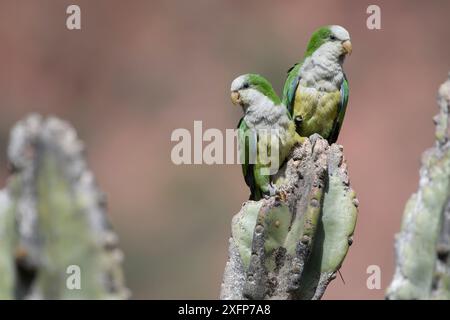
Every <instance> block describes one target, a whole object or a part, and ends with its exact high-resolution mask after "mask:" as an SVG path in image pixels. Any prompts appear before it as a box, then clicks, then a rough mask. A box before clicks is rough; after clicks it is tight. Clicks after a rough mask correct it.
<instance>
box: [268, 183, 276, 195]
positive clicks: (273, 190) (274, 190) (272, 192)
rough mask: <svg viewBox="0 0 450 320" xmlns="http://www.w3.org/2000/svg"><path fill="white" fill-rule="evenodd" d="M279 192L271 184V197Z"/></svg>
mask: <svg viewBox="0 0 450 320" xmlns="http://www.w3.org/2000/svg"><path fill="white" fill-rule="evenodd" d="M277 192H278V190H277V187H276V186H274V185H273V183H272V182H270V183H269V195H270V196H271V197H272V196H274V195H276V194H277Z"/></svg>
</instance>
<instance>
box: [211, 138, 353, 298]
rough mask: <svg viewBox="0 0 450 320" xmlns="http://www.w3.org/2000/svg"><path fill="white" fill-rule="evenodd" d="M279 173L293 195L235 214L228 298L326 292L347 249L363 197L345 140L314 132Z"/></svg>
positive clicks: (224, 284)
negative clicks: (352, 179) (353, 183)
mask: <svg viewBox="0 0 450 320" xmlns="http://www.w3.org/2000/svg"><path fill="white" fill-rule="evenodd" d="M275 179H276V181H275V183H276V184H277V185H278V187H279V188H280V189H281V190H282V191H283V194H284V195H285V196H286V197H285V199H284V197H282V198H283V199H281V198H280V197H279V196H274V197H270V198H267V199H262V200H260V201H258V202H254V201H248V202H246V203H244V205H243V206H242V208H241V210H240V212H239V213H238V214H237V215H235V216H234V218H233V220H232V225H231V229H232V236H231V238H230V245H229V259H228V262H227V264H226V267H225V272H224V277H223V282H222V287H221V293H220V298H221V299H320V298H321V297H322V295H323V294H324V292H325V289H326V287H327V285H328V283H329V282H330V281H331V280H333V279H334V278H335V276H336V272H337V271H338V270H339V268H340V267H341V265H342V262H343V260H344V258H345V256H346V254H347V251H348V248H349V246H350V244H351V242H352V235H353V231H354V228H355V224H356V215H357V206H358V201H357V199H356V198H355V193H354V192H353V190H352V189H351V188H350V186H349V179H348V174H347V167H346V163H345V161H344V159H343V152H342V147H341V146H338V145H332V146H331V147H330V146H329V145H328V143H327V141H326V140H324V139H322V138H321V137H320V136H318V135H314V136H312V137H310V139H306V140H305V142H304V143H303V144H302V145H299V146H297V147H296V148H294V150H293V152H292V154H291V155H290V157H289V161H288V162H287V163H286V165H285V166H284V168H282V170H281V171H280V172H279V173H278V175H277V177H276V178H275Z"/></svg>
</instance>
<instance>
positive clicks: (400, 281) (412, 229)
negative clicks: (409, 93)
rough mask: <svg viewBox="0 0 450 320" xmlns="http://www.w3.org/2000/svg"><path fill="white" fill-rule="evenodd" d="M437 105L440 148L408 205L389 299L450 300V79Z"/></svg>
mask: <svg viewBox="0 0 450 320" xmlns="http://www.w3.org/2000/svg"><path fill="white" fill-rule="evenodd" d="M438 105H439V109H440V112H439V114H438V115H436V116H435V118H434V122H435V124H436V143H435V145H434V147H432V148H430V149H428V150H427V151H426V152H425V153H424V154H423V156H422V167H421V170H420V181H419V189H418V191H417V192H416V193H415V194H413V195H412V196H411V198H410V199H409V200H408V202H407V204H406V206H405V211H404V214H403V221H402V226H401V231H400V233H399V234H397V236H396V244H395V249H396V260H397V264H396V269H395V274H394V278H393V280H392V282H391V284H390V286H389V288H388V290H387V294H386V298H388V299H450V258H449V253H450V141H449V128H450V122H449V106H450V74H449V79H448V80H447V81H446V82H445V83H444V84H442V85H441V87H440V89H439V94H438Z"/></svg>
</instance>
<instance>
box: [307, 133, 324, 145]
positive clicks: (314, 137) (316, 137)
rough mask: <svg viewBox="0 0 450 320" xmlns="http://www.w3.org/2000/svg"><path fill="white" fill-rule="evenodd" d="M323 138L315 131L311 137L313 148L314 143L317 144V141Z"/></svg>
mask: <svg viewBox="0 0 450 320" xmlns="http://www.w3.org/2000/svg"><path fill="white" fill-rule="evenodd" d="M321 138H322V137H321V136H320V134H318V133H314V134H313V135H311V136H310V137H309V141H311V145H312V146H313V148H314V145H315V144H316V141H317V140H319V139H321Z"/></svg>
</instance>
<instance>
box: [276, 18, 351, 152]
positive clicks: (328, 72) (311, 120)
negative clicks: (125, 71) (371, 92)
mask: <svg viewBox="0 0 450 320" xmlns="http://www.w3.org/2000/svg"><path fill="white" fill-rule="evenodd" d="M351 52H352V45H351V42H350V35H349V33H348V31H347V30H345V29H344V28H343V27H341V26H337V25H333V26H326V27H322V28H320V29H318V30H317V31H315V32H314V33H313V35H312V37H311V39H310V40H309V44H308V47H307V49H306V52H305V55H304V57H303V60H302V61H301V62H299V63H296V64H295V65H294V66H293V67H292V68H291V69H289V71H288V76H287V79H286V83H285V85H284V89H283V103H284V104H285V105H286V107H287V108H288V110H289V112H290V114H291V115H292V118H293V119H294V122H295V124H296V127H297V132H298V134H299V135H300V136H302V137H309V136H310V135H312V134H314V133H318V134H320V135H321V136H322V137H323V138H324V139H327V140H328V142H329V143H330V144H331V143H334V142H336V140H337V138H338V135H339V131H340V129H341V126H342V121H343V120H344V115H345V110H346V108H347V102H348V95H349V87H348V82H347V78H346V76H345V74H344V71H343V69H342V65H343V63H344V59H345V57H346V56H347V54H350V53H351Z"/></svg>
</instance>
